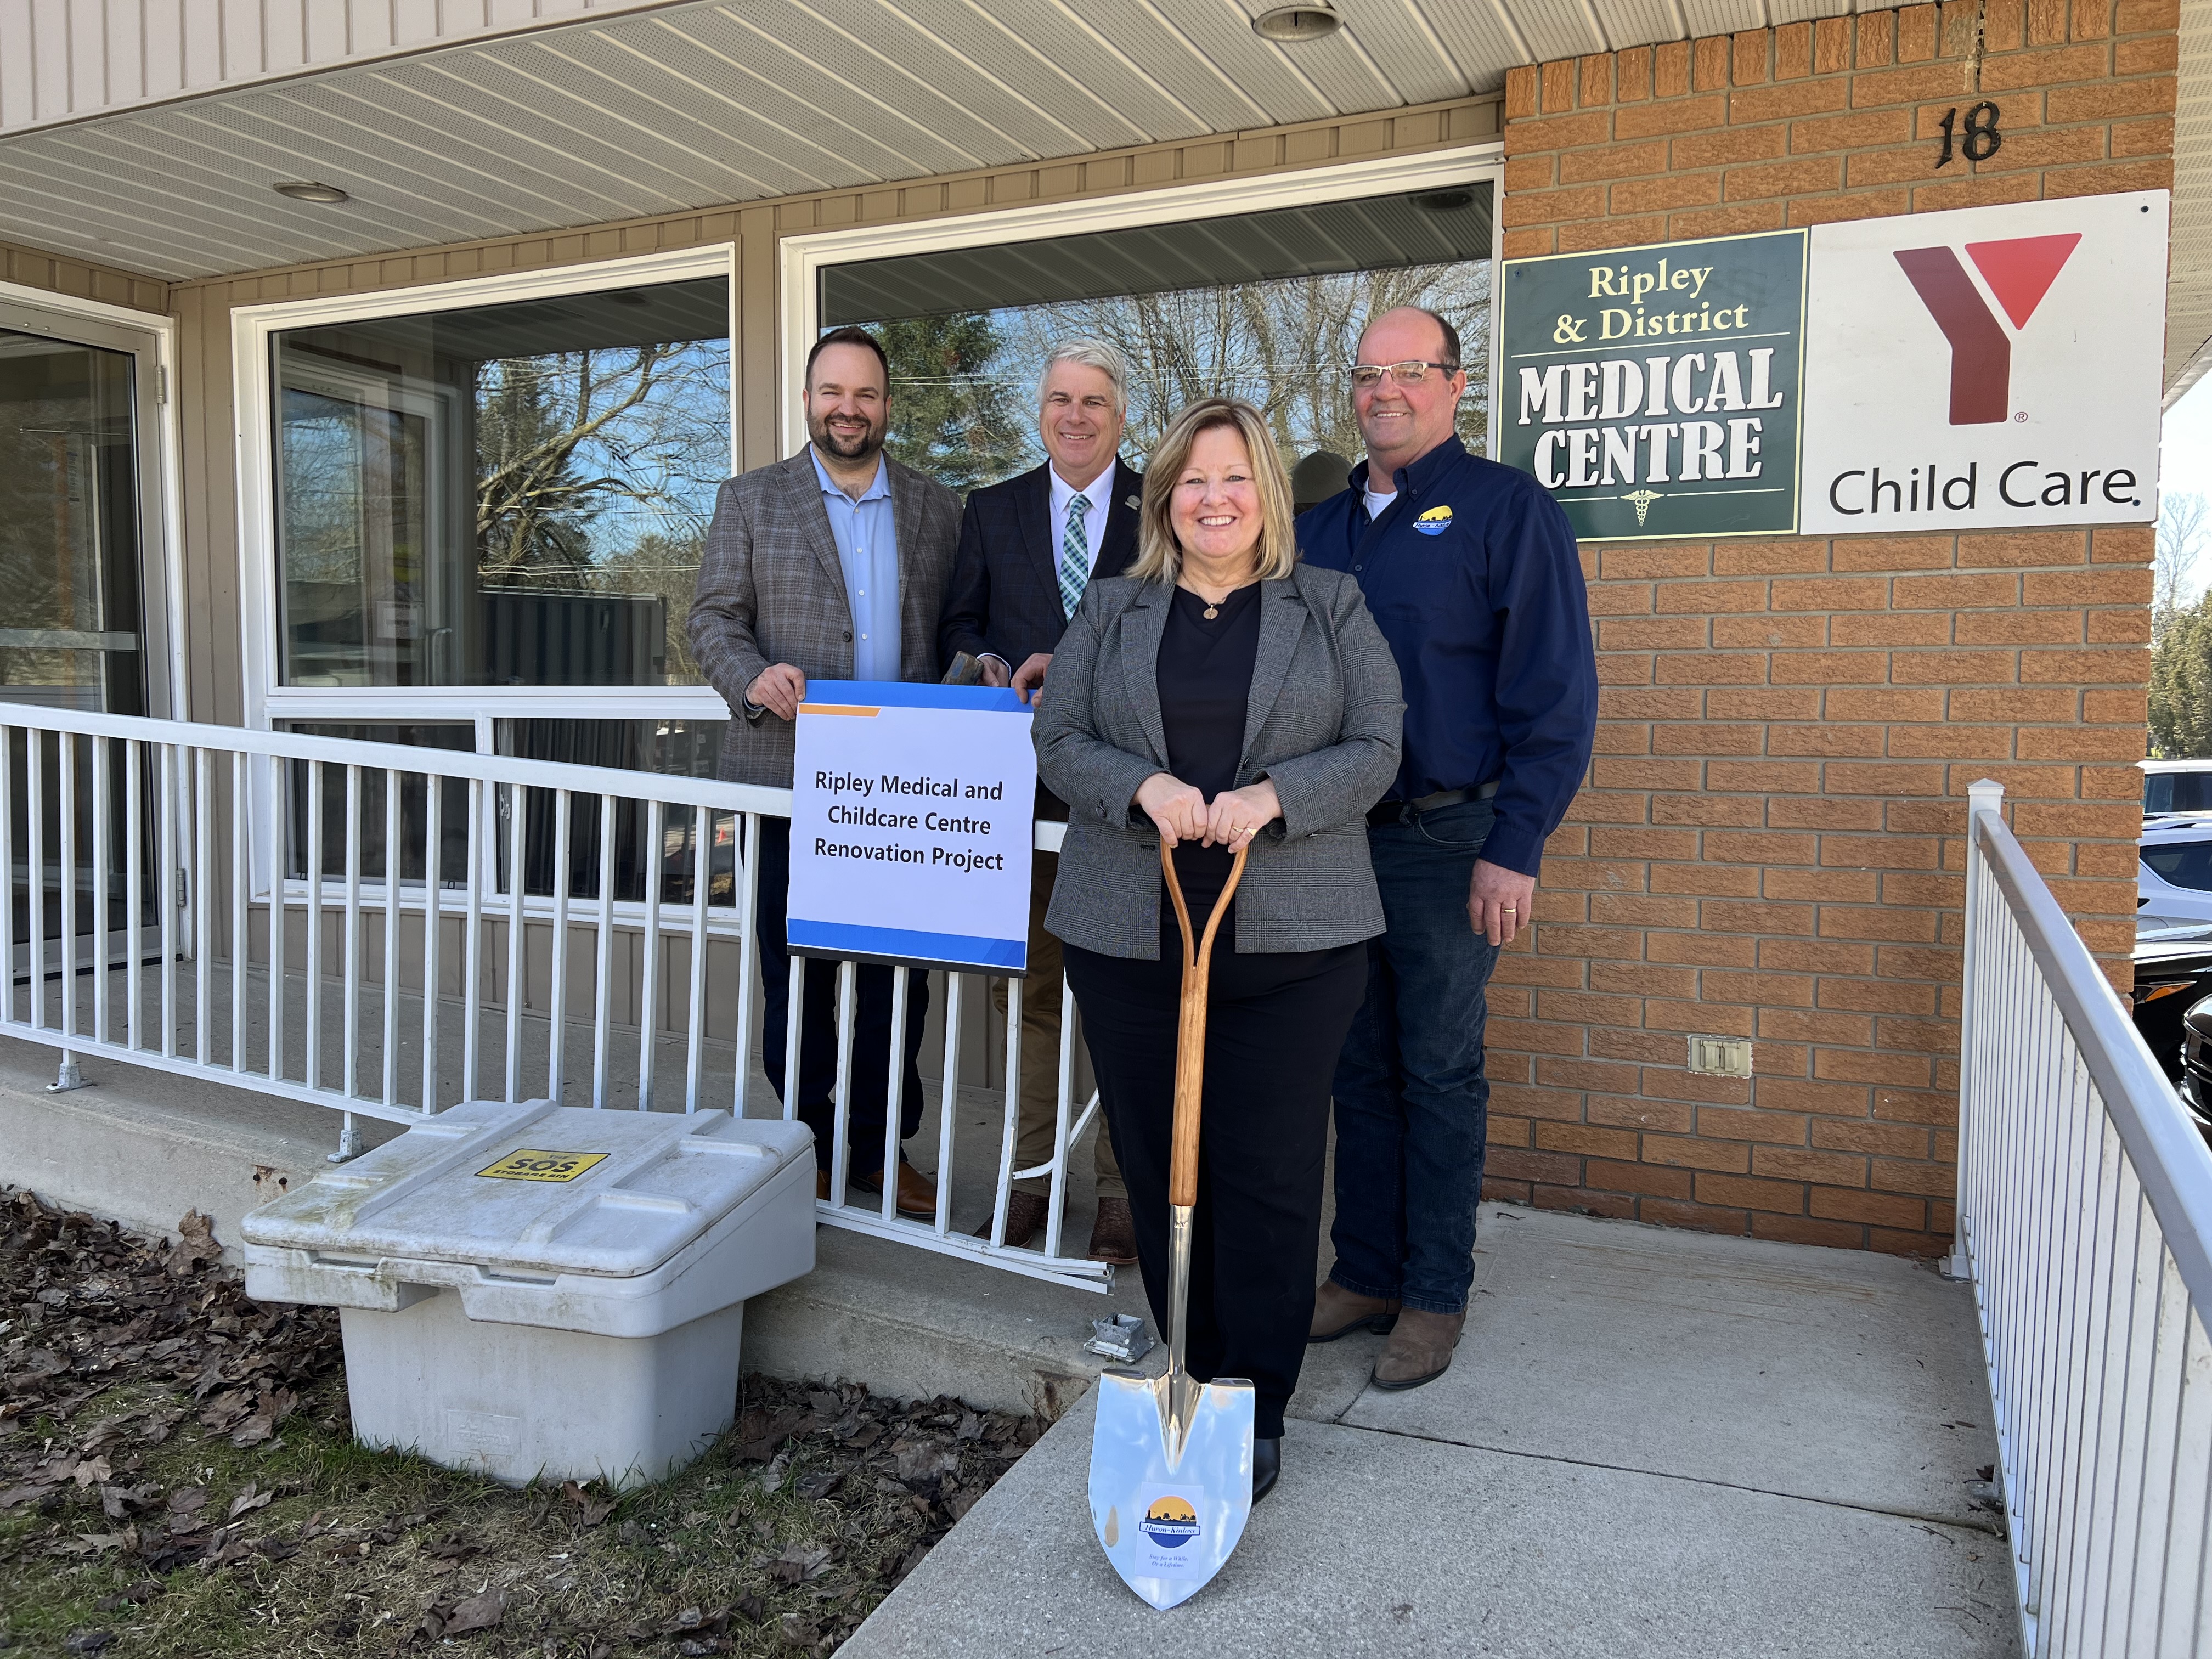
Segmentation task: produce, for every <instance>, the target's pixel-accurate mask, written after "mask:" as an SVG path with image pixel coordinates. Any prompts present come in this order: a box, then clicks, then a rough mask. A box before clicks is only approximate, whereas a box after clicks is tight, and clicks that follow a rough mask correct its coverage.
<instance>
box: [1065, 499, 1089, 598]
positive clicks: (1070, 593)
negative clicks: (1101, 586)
mask: <svg viewBox="0 0 2212 1659" xmlns="http://www.w3.org/2000/svg"><path fill="white" fill-rule="evenodd" d="M1090 511H1091V502H1090V501H1089V500H1088V499H1087V498H1085V497H1084V496H1081V495H1077V496H1074V497H1073V498H1072V499H1071V500H1070V501H1068V503H1067V527H1066V529H1065V530H1063V531H1062V532H1060V609H1061V610H1062V611H1066V613H1067V614H1068V615H1069V616H1070V617H1073V615H1074V614H1075V602H1076V601H1077V600H1078V599H1081V598H1082V597H1083V586H1084V584H1085V582H1087V581H1089V580H1091V538H1089V537H1087V536H1085V534H1084V533H1083V518H1084V515H1085V513H1088V512H1090Z"/></svg>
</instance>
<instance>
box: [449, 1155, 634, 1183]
mask: <svg viewBox="0 0 2212 1659" xmlns="http://www.w3.org/2000/svg"><path fill="white" fill-rule="evenodd" d="M606 1159H607V1154H606V1153H605V1152H536V1151H533V1150H532V1149H531V1148H528V1147H524V1148H522V1149H521V1150H520V1151H518V1152H509V1153H508V1154H507V1156H506V1157H505V1158H501V1159H500V1161H499V1162H498V1163H496V1164H493V1165H492V1166H491V1168H489V1170H477V1176H479V1177H481V1178H483V1179H485V1180H489V1181H574V1179H575V1178H576V1177H577V1176H580V1175H581V1174H583V1173H584V1171H585V1170H588V1169H590V1168H591V1167H592V1165H593V1164H604V1163H605V1161H606Z"/></svg>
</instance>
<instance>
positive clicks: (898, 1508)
mask: <svg viewBox="0 0 2212 1659" xmlns="http://www.w3.org/2000/svg"><path fill="white" fill-rule="evenodd" d="M739 1405H740V1414H739V1417H738V1423H737V1425H736V1426H735V1427H734V1428H732V1430H731V1431H730V1432H729V1433H728V1434H726V1435H725V1436H724V1437H722V1439H721V1440H720V1442H719V1443H717V1444H716V1445H715V1446H714V1448H713V1449H712V1450H710V1451H709V1452H708V1454H707V1455H705V1456H703V1457H702V1458H701V1459H700V1460H699V1461H698V1462H696V1463H694V1464H693V1465H692V1466H691V1467H690V1468H687V1469H685V1470H684V1471H683V1472H682V1473H681V1474H678V1475H676V1476H674V1477H673V1478H671V1479H670V1480H666V1481H665V1482H662V1483H660V1484H659V1485H656V1486H648V1487H646V1488H643V1489H641V1490H640V1491H636V1492H631V1493H629V1494H628V1495H626V1496H623V1497H621V1498H617V1497H616V1496H615V1495H614V1494H612V1493H610V1492H605V1491H602V1490H601V1489H599V1487H598V1486H596V1485H594V1486H575V1485H574V1484H573V1483H572V1484H569V1485H566V1486H534V1487H532V1488H529V1489H526V1490H525V1491H521V1492H515V1491H512V1490H509V1489H507V1488H506V1487H502V1486H496V1485H494V1484H491V1483H489V1482H487V1481H483V1480H476V1479H472V1478H471V1477H469V1476H467V1475H464V1474H455V1473H453V1472H452V1471H450V1470H446V1469H441V1468H435V1467H433V1466H431V1465H429V1464H428V1463H424V1462H422V1461H420V1460H419V1459H416V1458H413V1457H408V1456H403V1455H396V1454H390V1453H377V1452H370V1451H367V1450H364V1449H362V1448H361V1447H359V1446H357V1445H356V1444H355V1443H354V1442H353V1441H352V1439H351V1437H349V1433H348V1431H347V1428H346V1423H347V1413H346V1400H345V1381H344V1376H343V1366H342V1364H341V1358H340V1352H339V1343H338V1328H337V1316H336V1315H335V1314H334V1313H332V1312H331V1311H329V1310H324V1309H313V1308H295V1307H289V1306H278V1305H263V1304H257V1303H254V1302H252V1301H250V1300H248V1299H247V1297H246V1294H245V1292H244V1290H243V1288H242V1286H241V1284H240V1279H239V1278H238V1276H237V1275H236V1274H235V1273H231V1272H228V1271H227V1270H225V1269H223V1268H222V1267H220V1266H219V1265H218V1264H217V1262H216V1245H215V1243H214V1242H213V1240H212V1239H211V1238H210V1236H209V1234H208V1231H207V1227H206V1224H205V1223H204V1221H202V1220H200V1218H197V1217H196V1216H194V1217H188V1218H186V1220H185V1227H184V1237H183V1239H182V1240H181V1242H179V1243H169V1242H167V1241H164V1240H149V1239H145V1238H142V1237H135V1236H132V1235H130V1234H127V1233H125V1232H124V1231H122V1230H121V1229H119V1228H118V1227H117V1226H116V1225H114V1224H112V1223H110V1222H105V1221H100V1220H97V1219H94V1218H92V1217H89V1216H85V1215H81V1214H76V1213H71V1212H62V1211H58V1210H55V1209H52V1208H50V1207H48V1206H45V1205H43V1204H41V1203H40V1201H39V1200H37V1199H35V1198H33V1197H32V1196H31V1195H30V1194H27V1193H21V1192H16V1191H13V1190H9V1189H3V1188H0V1649H6V1650H8V1651H7V1656H6V1659H16V1656H17V1655H18V1654H21V1655H26V1656H29V1655H38V1656H41V1659H44V1656H48V1655H54V1656H64V1655H66V1656H89V1655H102V1654H104V1655H106V1656H109V1659H137V1656H140V1655H144V1656H149V1659H167V1656H179V1659H182V1656H203V1655H205V1656H216V1655H230V1654H241V1655H243V1654H252V1655H255V1656H264V1655H282V1656H293V1655H302V1656H319V1655H333V1656H335V1655H366V1654H375V1655H404V1654H407V1653H410V1652H412V1651H416V1650H428V1648H430V1647H432V1646H440V1647H444V1648H447V1650H451V1648H452V1647H460V1646H466V1647H469V1648H471V1649H473V1650H475V1651H477V1652H478V1653H482V1654H486V1655H491V1654H514V1655H520V1654H526V1653H527V1654H532V1655H543V1656H546V1659H572V1656H573V1659H612V1656H615V1655H621V1654H629V1653H641V1654H668V1655H678V1654H682V1655H696V1654H719V1653H728V1654H787V1653H793V1652H799V1651H815V1652H828V1651H829V1650H833V1649H834V1648H835V1647H836V1644H838V1643H839V1642H841V1641H842V1640H843V1639H844V1638H845V1637H846V1636H848V1635H849V1634H850V1633H851V1632H852V1631H853V1630H854V1627H855V1626H858V1625H859V1623H860V1620H862V1619H864V1618H865V1617H866V1615H867V1613H868V1611H869V1610H870V1609H871V1608H872V1607H874V1605H875V1604H876V1603H877V1602H878V1601H880V1600H881V1599H882V1598H883V1596H884V1595H885V1594H886V1593H887V1592H888V1591H889V1590H890V1589H891V1587H892V1586H893V1585H895V1584H896V1583H898V1582H899V1580H900V1579H901V1578H902V1577H905V1575H906V1574H907V1573H908V1572H910V1571H913V1569H914V1567H915V1564H916V1563H918V1562H919V1561H920V1560H921V1559H922V1557H923V1556H924V1555H925V1554H926V1553H927V1551H928V1549H929V1547H930V1546H931V1545H932V1544H933V1543H934V1542H935V1541H937V1540H938V1539H939V1537H941V1536H943V1534H944V1533H945V1529H946V1528H948V1527H950V1526H951V1524H952V1523H953V1522H954V1521H956V1520H957V1519H958V1517H959V1516H962V1515H963V1514H965V1513H966V1512H967V1510H968V1508H969V1506H970V1505H971V1504H974V1503H975V1500H976V1498H979V1497H981V1495H982V1493H983V1492H984V1491H985V1490H987V1488H988V1487H989V1486H990V1485H991V1483H992V1482H993V1481H994V1480H996V1479H997V1478H998V1476H999V1475H1000V1474H1002V1473H1003V1472H1004V1471H1005V1470H1006V1468H1007V1466H1008V1465H1009V1464H1011V1463H1012V1462H1013V1460H1014V1459H1015V1458H1017V1457H1018V1456H1019V1455H1021V1454H1022V1452H1023V1451H1024V1449H1026V1448H1027V1447H1029V1446H1030V1445H1031V1444H1034V1443H1035V1442H1036V1437H1037V1433H1038V1431H1039V1427H1040V1425H1039V1424H1038V1423H1037V1422H1036V1420H1035V1419H1026V1418H1015V1417H1011V1416H1007V1415H1005V1414H1003V1413H976V1412H972V1411H969V1410H968V1409H966V1408H965V1407H963V1406H961V1405H960V1404H959V1402H957V1401H952V1400H946V1399H940V1400H937V1401H930V1402H928V1403H927V1404H922V1405H902V1404H899V1403H896V1402H894V1401H884V1400H878V1399H875V1398H873V1397H872V1396H871V1395H868V1394H867V1392H866V1390H865V1389H860V1388H858V1387H855V1386H852V1385H849V1384H848V1385H845V1386H842V1387H837V1388H834V1389H831V1388H811V1389H810V1388H806V1387H803V1386H799V1385H793V1384H790V1383H777V1382H772V1381H769V1380H768V1379H766V1378H763V1377H757V1376H753V1377H748V1378H746V1379H745V1382H744V1389H743V1397H742V1399H741V1401H740V1402H739Z"/></svg>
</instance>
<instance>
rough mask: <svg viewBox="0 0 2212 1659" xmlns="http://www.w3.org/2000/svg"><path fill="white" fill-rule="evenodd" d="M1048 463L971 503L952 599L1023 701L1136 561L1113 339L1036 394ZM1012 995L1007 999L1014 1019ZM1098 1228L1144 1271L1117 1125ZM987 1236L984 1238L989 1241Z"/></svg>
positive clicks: (1051, 973) (1051, 1091)
mask: <svg viewBox="0 0 2212 1659" xmlns="http://www.w3.org/2000/svg"><path fill="white" fill-rule="evenodd" d="M1037 404H1038V410H1037V424H1038V430H1039V432H1040V434H1041V435H1042V437H1043V440H1044V448H1045V453H1046V455H1047V456H1048V458H1049V459H1048V460H1047V461H1046V463H1045V465H1042V466H1040V467H1036V468H1035V469H1033V470H1032V471H1028V472H1024V473H1023V474H1021V475H1020V476H1019V477H1013V478H1009V479H1007V480H1006V482H1005V483H998V484H993V485H991V486H990V487H989V488H987V489H978V490H976V491H975V493H974V494H973V495H969V497H968V511H967V516H966V517H965V518H964V519H963V520H962V522H961V526H960V547H959V550H958V552H957V554H955V556H954V557H953V564H952V578H951V582H950V583H949V584H948V585H947V586H946V587H945V611H944V615H943V619H942V620H941V622H940V623H939V626H938V647H939V652H940V653H941V654H942V656H943V657H944V659H945V661H946V662H947V663H950V662H951V660H952V658H953V655H954V653H957V652H962V651H965V652H966V653H968V654H969V655H970V656H972V657H975V658H976V659H978V660H979V661H980V662H981V664H982V668H983V678H984V679H985V681H986V683H987V684H992V685H1000V686H1003V685H1011V686H1012V687H1013V688H1014V689H1015V690H1018V691H1019V692H1020V693H1021V694H1022V696H1023V699H1024V701H1025V702H1026V701H1027V700H1028V699H1029V698H1030V697H1031V696H1034V695H1035V694H1036V691H1037V690H1038V689H1039V688H1040V687H1041V686H1042V685H1043V684H1044V680H1045V674H1046V671H1047V670H1048V668H1049V667H1050V666H1051V664H1052V653H1053V650H1054V647H1057V646H1058V645H1059V643H1060V635H1061V633H1062V632H1063V631H1064V630H1065V629H1066V627H1067V619H1068V618H1069V617H1071V616H1073V615H1074V613H1075V602H1076V601H1077V600H1078V599H1081V598H1082V597H1083V590H1084V587H1085V585H1086V584H1087V583H1089V582H1090V580H1091V578H1092V577H1094V576H1118V575H1120V574H1121V572H1122V571H1123V570H1124V569H1125V568H1127V566H1128V564H1129V562H1130V561H1131V560H1133V558H1135V557H1136V555H1137V507H1138V504H1139V495H1140V492H1141V490H1142V489H1143V484H1144V477H1143V475H1142V474H1141V473H1139V472H1138V471H1135V470H1134V469H1133V468H1131V467H1129V466H1127V465H1124V464H1123V463H1122V461H1121V459H1120V457H1119V455H1118V454H1117V453H1115V452H1116V451H1117V449H1118V448H1119V447H1120V445H1121V428H1122V427H1123V425H1124V424H1125V423H1126V422H1127V416H1128V407H1129V365H1128V360H1127V359H1126V358H1125V357H1123V356H1122V355H1121V352H1119V351H1118V350H1116V349H1115V348H1114V347H1113V346H1111V345H1109V344H1108V343H1106V342H1105V341H1103V340H1092V339H1073V340H1066V341H1063V342H1061V343H1060V344H1059V345H1057V346H1055V347H1054V349H1053V350H1052V352H1051V354H1050V355H1049V356H1047V358H1046V359H1045V366H1044V378H1043V380H1042V382H1041V383H1040V384H1039V386H1038V387H1037ZM1037 816H1038V817H1055V818H1061V819H1065V818H1066V817H1067V808H1066V805H1063V804H1062V803H1061V802H1060V801H1058V800H1055V799H1054V798H1053V797H1052V796H1051V795H1050V794H1048V793H1046V791H1045V790H1044V788H1043V787H1042V785H1040V786H1039V787H1038V789H1037ZM1059 865H1060V859H1059V856H1058V854H1052V853H1039V854H1036V860H1035V863H1034V865H1033V866H1032V870H1033V875H1032V878H1031V886H1030V951H1029V969H1030V970H1029V977H1028V978H1027V979H1026V980H1025V981H1023V985H1022V1079H1021V1085H1022V1115H1021V1130H1020V1136H1019V1139H1018V1141H1017V1143H1016V1146H1015V1151H1014V1167H1015V1168H1016V1169H1018V1170H1026V1169H1032V1168H1035V1167H1036V1165H1037V1164H1043V1163H1046V1162H1048V1161H1049V1160H1050V1158H1051V1157H1052V1149H1053V1139H1054V1120H1055V1116H1056V1113H1055V1109H1054V1107H1055V1102H1056V1101H1057V1099H1058V1097H1059V1091H1060V941H1059V940H1058V939H1054V937H1053V936H1052V935H1051V934H1050V933H1047V932H1045V929H1044V913H1045V908H1046V906H1047V905H1048V903H1050V902H1051V900H1052V882H1053V877H1054V873H1055V872H1056V871H1057V870H1058V867H1059ZM1005 994H1006V993H1005V987H1004V984H1003V982H1001V984H1000V987H999V990H998V996H999V998H1000V1003H999V1006H1000V1009H1001V1010H1002V1011H1003V1010H1004V1008H1005V1006H1006V1003H1005V1000H1004V999H1005ZM1097 1170H1098V1219H1097V1224H1096V1225H1094V1226H1093V1227H1092V1229H1091V1251H1090V1253H1091V1255H1092V1256H1093V1257H1095V1258H1096V1259H1097V1260H1099V1261H1115V1262H1121V1263H1124V1264H1127V1263H1129V1262H1133V1261H1135V1260H1136V1259H1137V1238H1136V1232H1135V1231H1134V1229H1133V1226H1132V1225H1131V1223H1130V1219H1129V1199H1128V1192H1127V1188H1125V1187H1124V1186H1123V1185H1122V1184H1121V1167H1120V1166H1119V1165H1118V1164H1116V1163H1115V1160H1114V1150H1113V1147H1112V1145H1111V1144H1110V1142H1109V1139H1108V1137H1107V1133H1106V1126H1105V1124H1104V1122H1103V1121H1101V1122H1100V1124H1099V1127H1098V1141H1097ZM1049 1191H1050V1183H1049V1182H1047V1181H1045V1180H1043V1179H1042V1178H1040V1177H1037V1176H1030V1177H1029V1178H1027V1179H1025V1180H1021V1181H1017V1182H1015V1183H1014V1191H1013V1196H1012V1200H1011V1202H1010V1203H1009V1205H1008V1207H1007V1211H1006V1243H1009V1244H1022V1243H1027V1242H1028V1241H1029V1238H1030V1235H1032V1234H1033V1233H1035V1232H1036V1229H1037V1227H1038V1226H1039V1225H1041V1224H1042V1222H1043V1220H1044V1216H1045V1208H1046V1204H1047V1198H1048V1193H1049ZM983 1231H984V1233H985V1235H986V1236H987V1234H988V1232H989V1231H990V1230H989V1226H988V1224H986V1225H985V1227H984V1229H983Z"/></svg>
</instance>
